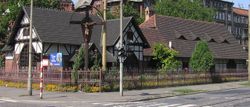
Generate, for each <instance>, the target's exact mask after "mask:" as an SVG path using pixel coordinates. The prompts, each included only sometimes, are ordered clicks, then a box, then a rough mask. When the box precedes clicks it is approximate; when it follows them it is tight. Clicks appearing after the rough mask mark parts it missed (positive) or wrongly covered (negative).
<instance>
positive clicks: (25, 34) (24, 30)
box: [23, 28, 30, 36]
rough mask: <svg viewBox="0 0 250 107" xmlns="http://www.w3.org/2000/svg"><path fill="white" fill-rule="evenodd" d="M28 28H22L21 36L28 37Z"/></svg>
mask: <svg viewBox="0 0 250 107" xmlns="http://www.w3.org/2000/svg"><path fill="white" fill-rule="evenodd" d="M29 31H30V30H29V28H24V29H23V36H29Z"/></svg>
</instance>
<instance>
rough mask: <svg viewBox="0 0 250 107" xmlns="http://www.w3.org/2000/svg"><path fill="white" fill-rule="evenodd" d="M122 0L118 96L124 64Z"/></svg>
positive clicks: (121, 4)
mask: <svg viewBox="0 0 250 107" xmlns="http://www.w3.org/2000/svg"><path fill="white" fill-rule="evenodd" d="M122 21H123V0H121V1H120V46H119V48H120V49H119V51H120V55H119V56H120V95H121V96H123V62H124V52H123V50H124V46H123V28H122V25H123V23H122Z"/></svg>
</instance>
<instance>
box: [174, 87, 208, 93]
mask: <svg viewBox="0 0 250 107" xmlns="http://www.w3.org/2000/svg"><path fill="white" fill-rule="evenodd" d="M174 92H175V93H177V94H178V95H187V94H194V93H201V92H207V91H206V90H193V89H188V88H183V89H176V90H174Z"/></svg>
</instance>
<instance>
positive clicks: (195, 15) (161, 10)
mask: <svg viewBox="0 0 250 107" xmlns="http://www.w3.org/2000/svg"><path fill="white" fill-rule="evenodd" d="M154 10H155V12H156V13H157V14H161V15H165V16H174V17H181V18H185V19H193V20H202V21H213V16H214V14H215V12H214V10H213V9H212V8H207V7H204V6H203V5H202V0H192V1H190V0H158V1H157V2H156V5H155V6H154Z"/></svg>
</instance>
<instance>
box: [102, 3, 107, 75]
mask: <svg viewBox="0 0 250 107" xmlns="http://www.w3.org/2000/svg"><path fill="white" fill-rule="evenodd" d="M103 4H104V5H103V21H104V24H103V26H102V71H104V72H105V71H106V70H107V68H106V67H107V63H106V59H107V58H106V50H107V49H106V41H107V38H106V35H107V24H106V22H107V0H103Z"/></svg>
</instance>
